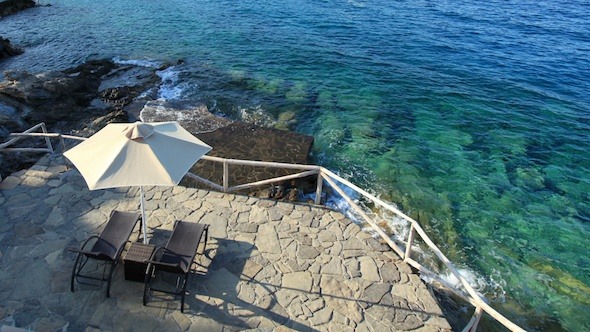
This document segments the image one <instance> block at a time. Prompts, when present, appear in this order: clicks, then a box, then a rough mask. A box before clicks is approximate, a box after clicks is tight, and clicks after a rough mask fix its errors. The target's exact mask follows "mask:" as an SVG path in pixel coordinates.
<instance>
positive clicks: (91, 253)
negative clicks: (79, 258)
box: [67, 247, 103, 256]
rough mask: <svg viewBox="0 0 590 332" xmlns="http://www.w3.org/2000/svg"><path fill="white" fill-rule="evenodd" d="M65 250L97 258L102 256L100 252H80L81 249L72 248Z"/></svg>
mask: <svg viewBox="0 0 590 332" xmlns="http://www.w3.org/2000/svg"><path fill="white" fill-rule="evenodd" d="M67 249H68V251H72V252H77V253H80V254H87V255H93V256H99V255H102V254H103V253H102V252H98V251H87V250H82V249H78V248H73V247H70V248H67Z"/></svg>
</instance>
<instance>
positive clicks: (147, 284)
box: [143, 264, 153, 305]
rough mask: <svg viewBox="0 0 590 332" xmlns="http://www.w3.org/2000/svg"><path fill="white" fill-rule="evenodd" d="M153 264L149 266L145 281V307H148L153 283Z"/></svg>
mask: <svg viewBox="0 0 590 332" xmlns="http://www.w3.org/2000/svg"><path fill="white" fill-rule="evenodd" d="M152 270H153V267H152V264H148V266H147V269H146V273H145V278H144V279H143V305H147V303H148V300H149V296H150V282H151V281H152Z"/></svg>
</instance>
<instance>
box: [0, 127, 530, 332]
mask: <svg viewBox="0 0 590 332" xmlns="http://www.w3.org/2000/svg"><path fill="white" fill-rule="evenodd" d="M38 128H42V130H43V133H32V131H34V130H37V129H38ZM11 136H15V137H17V138H15V139H12V140H10V141H8V142H6V143H3V144H0V152H1V151H42V152H52V153H53V148H52V147H51V142H50V141H49V138H50V137H58V138H59V139H60V141H61V143H62V148H63V150H64V151H65V144H64V138H68V139H75V140H85V139H86V138H84V137H78V136H70V135H61V134H53V133H47V131H46V129H45V125H44V124H39V125H37V126H35V127H33V128H31V129H29V130H27V131H25V132H24V133H18V134H11ZM25 136H29V137H45V141H46V143H47V148H45V149H24V148H23V149H16V148H7V146H9V145H11V144H13V143H14V142H16V141H17V140H18V139H20V138H21V137H25ZM202 159H204V160H208V161H211V162H216V163H221V164H222V165H223V178H222V184H221V185H220V184H217V183H215V182H213V181H211V180H208V179H205V178H202V177H200V176H198V175H196V174H193V173H190V172H189V173H188V174H187V176H189V177H190V178H192V179H195V180H197V181H199V182H201V183H203V184H205V185H207V186H209V187H211V188H213V189H214V190H217V191H222V192H226V193H229V192H235V191H238V190H243V189H249V188H254V187H259V186H263V185H267V184H272V183H279V182H283V181H286V180H290V179H296V178H303V177H309V176H317V185H316V193H315V204H320V198H321V196H322V191H323V182H324V181H325V182H326V183H327V184H328V185H330V187H331V188H332V189H333V190H334V191H336V192H337V193H338V194H339V195H340V196H341V197H342V198H343V199H344V200H345V201H346V202H347V203H348V204H349V205H350V207H351V208H352V209H353V210H354V212H355V213H357V214H358V215H359V216H360V217H361V218H362V219H363V221H365V222H367V223H368V224H369V225H371V227H372V229H373V230H374V231H375V232H376V233H377V234H379V236H381V238H382V239H383V240H384V241H385V243H387V244H388V245H389V247H390V248H391V249H392V250H393V251H395V252H396V253H397V255H398V256H399V257H400V258H402V259H403V261H404V262H405V263H407V264H408V265H410V266H412V267H414V268H415V269H417V270H418V271H420V273H422V274H425V275H428V276H429V277H431V278H432V279H434V280H436V281H437V282H438V283H440V284H441V285H442V286H444V287H445V288H447V289H448V290H450V291H451V292H453V293H454V294H456V295H457V296H459V297H461V298H462V299H464V300H465V301H466V302H468V303H470V304H471V305H473V306H474V313H473V316H472V318H471V320H470V321H469V322H468V324H467V325H466V326H465V328H464V329H463V331H475V330H476V329H477V325H478V323H479V321H480V319H481V317H482V315H483V313H484V312H485V313H487V314H488V315H490V316H491V317H492V318H494V319H495V320H497V321H498V322H499V323H501V324H502V325H504V326H505V327H506V328H508V329H509V330H511V331H525V330H524V329H522V328H521V327H520V326H518V325H516V324H514V323H513V322H512V321H510V320H509V319H507V318H506V317H504V316H503V315H502V314H500V313H499V312H497V311H496V310H495V309H494V308H492V307H491V306H490V305H488V304H487V303H486V302H485V299H484V298H483V297H482V296H481V295H479V294H478V293H477V292H476V291H475V289H474V288H473V287H472V286H471V285H470V284H469V282H468V281H467V280H466V279H465V278H464V277H463V276H462V275H461V273H459V271H458V270H457V268H456V267H455V265H454V264H453V263H452V262H451V261H450V260H449V259H448V258H447V257H446V256H445V255H444V254H443V253H442V251H441V250H440V249H439V248H438V247H437V246H436V244H434V242H432V240H431V239H430V238H429V237H428V235H427V234H426V232H424V230H423V229H422V227H421V226H420V225H419V224H418V222H417V221H416V220H414V219H412V218H410V217H409V216H407V215H406V214H405V213H403V212H402V211H400V210H399V209H397V208H396V207H394V206H393V205H391V204H389V203H386V202H384V201H383V200H381V199H379V198H377V197H375V196H374V195H372V194H370V193H368V192H367V191H365V190H363V189H361V188H359V187H358V186H356V185H355V184H353V183H351V182H349V181H348V180H346V179H343V178H342V177H340V176H338V175H336V174H335V173H333V172H332V171H330V170H328V169H326V168H324V167H322V166H316V165H301V164H287V163H277V162H264V161H252V160H240V159H226V158H220V157H212V156H204V157H202ZM230 165H239V166H254V167H270V168H282V169H293V170H301V172H299V173H295V174H290V175H285V176H280V177H276V178H272V179H267V180H262V181H256V182H251V183H246V184H240V185H235V186H231V187H230V184H229V178H230V177H229V167H230ZM338 183H340V184H341V185H344V186H346V187H348V188H350V189H352V190H353V191H354V192H356V193H357V194H359V195H361V196H362V197H364V198H365V199H367V200H369V201H370V202H372V203H374V204H375V205H377V206H379V207H381V208H383V209H385V210H387V211H389V212H392V213H394V214H395V215H396V216H398V217H400V218H402V219H404V220H406V221H407V222H408V223H409V224H410V232H409V234H408V238H407V240H406V242H405V246H404V247H403V248H402V247H401V246H399V245H398V244H397V243H396V242H395V241H393V240H392V239H391V238H390V237H389V236H388V235H387V234H386V233H385V231H383V229H381V227H379V225H378V224H377V223H376V221H375V220H373V218H371V217H370V216H369V214H368V212H366V211H365V208H363V207H361V206H360V205H359V204H357V203H356V202H355V201H354V200H353V199H352V198H351V197H350V196H349V195H347V194H346V193H345V192H344V190H343V189H342V188H341V186H340V185H339V184H338ZM416 235H418V236H419V238H420V239H421V240H422V241H423V242H424V243H425V244H426V245H427V246H428V248H430V250H432V252H433V253H434V255H435V256H436V257H437V258H438V259H439V260H440V262H442V263H443V264H444V265H445V266H446V267H447V268H448V269H449V270H450V271H451V273H452V274H453V275H454V276H455V277H456V278H457V280H459V281H460V283H461V285H462V286H463V288H464V290H465V291H466V292H467V294H465V293H464V292H462V291H461V290H460V289H457V288H455V287H454V286H453V285H450V284H449V283H448V282H446V281H444V280H443V279H442V278H440V277H439V276H438V274H437V273H435V272H433V271H431V270H430V269H429V268H427V267H425V266H424V265H422V264H420V263H419V262H417V261H416V260H414V259H412V258H411V253H412V245H413V244H414V242H415V237H416Z"/></svg>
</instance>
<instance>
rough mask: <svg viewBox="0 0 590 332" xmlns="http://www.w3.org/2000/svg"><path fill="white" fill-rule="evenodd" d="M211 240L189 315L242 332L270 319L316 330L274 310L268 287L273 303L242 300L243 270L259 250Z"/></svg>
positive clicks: (193, 290) (195, 279)
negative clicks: (204, 318) (241, 330)
mask: <svg viewBox="0 0 590 332" xmlns="http://www.w3.org/2000/svg"><path fill="white" fill-rule="evenodd" d="M210 241H211V242H212V243H211V246H210V249H207V250H206V251H205V254H204V255H201V256H202V257H200V259H201V261H200V262H199V268H198V271H197V272H196V273H195V274H194V275H192V276H191V281H190V284H189V287H188V292H189V294H188V296H187V300H186V304H187V307H188V312H191V311H192V312H194V313H195V314H197V315H200V316H205V317H208V318H210V319H213V320H215V321H217V322H218V323H219V324H222V325H226V326H232V327H236V328H239V329H252V328H257V327H258V325H259V324H260V322H261V320H270V321H271V322H272V323H273V324H275V325H278V326H280V325H285V326H287V327H290V328H292V329H295V330H298V331H317V330H315V329H313V328H311V327H309V326H306V325H304V324H301V323H299V322H296V321H294V320H292V319H291V318H290V317H289V316H288V315H283V314H281V313H277V312H275V311H273V310H272V309H273V307H274V306H275V305H278V303H277V300H276V298H275V296H274V294H273V293H274V292H273V291H272V290H271V289H269V288H268V287H266V286H263V287H264V288H266V292H267V293H268V294H270V299H271V300H270V303H269V304H268V305H265V307H261V306H259V305H256V304H254V303H249V302H247V301H244V300H242V299H240V298H239V294H238V293H239V289H238V288H239V287H240V283H241V284H243V283H244V276H243V273H244V267H245V265H246V263H247V261H248V259H249V258H250V256H251V253H252V252H253V251H254V250H255V249H256V247H255V246H254V245H252V244H251V243H248V242H243V241H236V240H230V239H217V238H212V239H210ZM213 242H214V243H213ZM185 312H187V310H186V309H185Z"/></svg>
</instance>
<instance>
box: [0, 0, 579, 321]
mask: <svg viewBox="0 0 590 332" xmlns="http://www.w3.org/2000/svg"><path fill="white" fill-rule="evenodd" d="M41 2H42V3H51V4H52V6H51V7H38V8H34V9H30V10H27V11H25V12H22V13H19V14H18V15H14V16H10V17H7V18H4V19H2V20H0V36H3V37H5V38H6V37H8V38H9V39H10V40H11V41H12V42H13V44H16V45H18V46H21V47H23V48H24V49H25V51H26V52H25V54H23V55H21V56H18V57H14V58H12V59H10V60H8V61H4V62H2V63H0V69H1V70H8V69H25V70H29V71H33V72H38V71H43V70H49V69H63V68H67V67H71V66H73V65H76V64H79V63H82V62H84V61H86V60H88V59H94V58H105V57H106V58H114V57H116V58H118V59H123V60H150V61H157V62H165V61H171V62H176V61H177V60H179V59H182V60H184V63H183V64H180V65H177V66H175V67H174V68H173V69H172V70H171V71H167V72H166V73H163V75H164V76H165V77H166V79H167V81H166V84H165V86H164V88H163V89H162V90H161V91H160V97H163V98H167V99H178V100H186V101H194V102H197V101H205V102H206V103H207V104H208V105H209V106H210V107H211V109H212V110H213V111H215V112H220V113H224V114H226V115H227V116H230V117H234V118H244V119H246V120H248V119H249V120H251V121H258V122H261V123H264V124H266V125H274V126H277V127H279V128H289V129H291V130H294V131H297V132H301V133H305V134H309V135H313V136H314V137H315V146H314V152H313V158H314V161H315V162H316V163H319V164H322V165H324V166H327V167H328V168H330V169H332V170H335V171H337V172H339V173H340V174H342V175H343V176H345V177H348V178H350V179H352V180H353V182H355V183H357V184H359V185H360V186H361V187H365V188H370V189H371V190H373V191H374V192H375V193H377V194H379V195H380V196H381V197H382V198H384V199H386V200H388V201H390V202H392V203H395V204H397V205H398V206H399V207H400V208H401V209H403V210H404V211H405V212H407V213H408V214H410V215H411V216H413V217H414V218H416V219H417V220H419V221H420V222H421V224H423V225H424V228H426V229H427V230H428V233H429V234H431V236H432V238H433V239H434V241H435V242H436V243H438V244H439V245H440V246H441V247H442V248H443V251H444V252H445V253H446V254H447V255H448V256H449V257H450V258H451V259H452V260H453V261H455V262H457V264H458V265H459V266H460V267H461V268H462V269H463V270H464V271H465V273H467V274H469V276H470V278H471V279H472V280H473V281H474V282H475V283H477V284H478V285H479V287H480V291H481V292H482V293H484V294H485V295H486V296H487V297H488V298H489V299H490V301H491V303H492V305H493V306H494V307H495V308H497V309H498V310H499V311H500V312H502V313H503V314H505V315H507V316H508V317H509V318H511V319H513V320H514V321H515V322H517V323H518V324H520V325H521V326H524V327H526V328H527V329H537V330H550V329H558V330H559V329H563V330H570V331H587V330H590V315H589V314H588V313H589V312H590V255H589V250H590V249H589V248H590V240H589V238H590V237H589V235H590V196H589V195H590V194H589V193H590V139H589V138H588V136H589V133H590V106H589V105H590V94H589V92H590V18H589V16H588V12H590V2H589V1H584V0H574V1H565V0H549V1H544V2H538V1H529V0H520V1H509V0H508V1H500V0H492V1H489V2H480V1H473V0H470V1H386V0H374V1H360V0H359V1H352V0H351V1H338V0H323V1H320V0H315V1H309V0H307V1H306V0H293V1H287V2H284V3H283V2H277V1H266V0H262V1H255V2H237V1H204V0H191V1H189V0H170V1H166V2H155V1H145V0H128V1H114V0H110V1H100V2H96V1H88V0H61V1H47V0H43V1H41ZM393 223H394V222H393V221H392V227H393V226H394V225H393ZM441 274H445V271H441Z"/></svg>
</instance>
